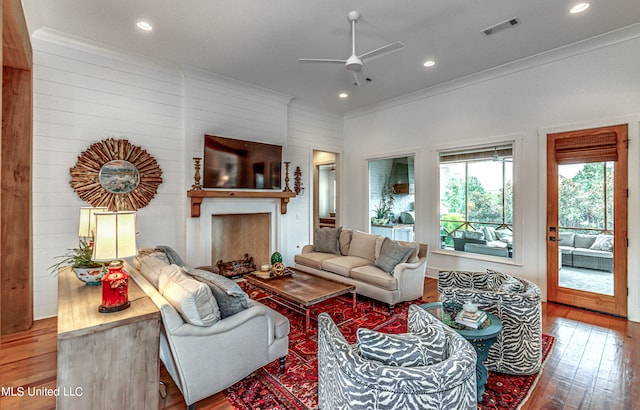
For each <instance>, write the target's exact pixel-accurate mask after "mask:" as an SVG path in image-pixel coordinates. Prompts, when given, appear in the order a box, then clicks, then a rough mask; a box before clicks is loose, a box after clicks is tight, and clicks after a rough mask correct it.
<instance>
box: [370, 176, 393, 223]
mask: <svg viewBox="0 0 640 410" xmlns="http://www.w3.org/2000/svg"><path fill="white" fill-rule="evenodd" d="M393 194H394V191H393V187H392V186H391V185H386V186H385V187H384V188H383V189H382V197H381V198H380V204H379V205H378V206H376V207H375V209H374V210H373V212H374V214H375V216H373V217H372V218H371V223H372V224H374V225H384V224H386V223H389V222H390V218H391V210H392V209H393V201H394V198H393Z"/></svg>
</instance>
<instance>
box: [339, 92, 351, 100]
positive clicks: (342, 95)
mask: <svg viewBox="0 0 640 410" xmlns="http://www.w3.org/2000/svg"><path fill="white" fill-rule="evenodd" d="M338 97H340V98H342V99H343V100H344V99H345V98H349V94H347V93H340V94H338Z"/></svg>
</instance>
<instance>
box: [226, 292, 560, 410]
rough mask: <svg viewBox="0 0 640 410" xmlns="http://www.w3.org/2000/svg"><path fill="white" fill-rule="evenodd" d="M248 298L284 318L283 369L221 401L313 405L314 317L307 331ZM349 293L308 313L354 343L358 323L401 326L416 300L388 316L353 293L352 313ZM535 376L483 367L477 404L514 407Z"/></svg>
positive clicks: (252, 409)
mask: <svg viewBox="0 0 640 410" xmlns="http://www.w3.org/2000/svg"><path fill="white" fill-rule="evenodd" d="M251 297H252V298H253V299H256V300H260V301H261V302H262V303H264V304H265V305H267V306H269V307H271V308H273V309H276V310H278V311H279V312H281V313H282V314H284V315H285V316H287V317H288V318H289V321H290V323H291V331H290V333H289V354H288V355H287V362H286V367H285V374H284V375H283V374H281V373H280V366H279V363H278V361H277V360H276V361H274V362H272V363H270V364H268V365H267V366H265V367H263V368H261V369H259V370H257V371H255V372H254V373H252V374H250V375H249V376H247V377H246V378H244V379H242V380H241V381H239V382H238V383H236V384H234V385H233V386H231V387H229V388H228V389H226V390H225V392H224V393H225V396H226V398H227V400H228V401H229V402H230V403H231V404H232V405H233V406H234V407H235V408H237V409H242V410H279V409H288V410H289V409H290V410H307V409H317V408H318V395H317V393H318V369H317V366H318V360H317V340H318V338H317V322H315V321H312V325H311V328H310V329H309V331H308V332H305V331H304V316H303V315H302V314H300V313H296V312H293V311H291V310H290V309H288V308H285V307H282V306H280V305H278V304H276V303H275V302H273V301H272V300H270V299H269V298H267V297H266V295H264V294H263V293H261V292H259V291H254V292H253V293H252V294H251ZM351 303H352V300H351V296H350V295H349V296H341V297H337V298H333V299H330V300H327V301H325V302H322V303H320V304H318V305H316V306H314V307H313V309H312V312H311V316H312V317H314V318H315V317H317V316H318V314H319V313H320V312H327V313H329V314H330V315H331V317H332V318H333V320H334V321H335V322H336V323H337V324H338V326H339V328H340V330H341V331H342V334H343V335H344V336H345V338H346V339H347V341H349V342H350V343H354V342H355V339H356V330H357V329H358V328H360V327H365V328H368V329H374V330H378V331H380V332H385V333H403V332H406V331H407V310H408V307H409V305H410V304H414V303H415V304H422V303H423V302H422V301H421V300H416V301H414V302H406V303H402V304H399V305H396V308H395V310H394V313H393V315H392V316H390V315H389V312H388V308H387V305H385V304H382V303H379V302H377V301H373V300H370V299H366V298H363V297H361V296H358V303H357V307H356V310H355V312H354V311H353V309H352V308H351ZM542 342H543V360H544V359H546V357H547V355H548V353H549V351H550V350H551V346H552V345H553V336H548V335H543V340H542ZM537 378H538V375H537V374H535V375H531V376H508V375H502V374H497V373H492V372H489V380H488V381H487V386H486V390H485V393H484V396H483V403H480V404H479V405H478V408H479V409H517V408H518V406H519V405H520V404H522V403H523V402H524V401H525V400H526V398H527V396H528V394H529V392H530V390H531V389H532V388H533V387H534V386H535V382H536V381H537Z"/></svg>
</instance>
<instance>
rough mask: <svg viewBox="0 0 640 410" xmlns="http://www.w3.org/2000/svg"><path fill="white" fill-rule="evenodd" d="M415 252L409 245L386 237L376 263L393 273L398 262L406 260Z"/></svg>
mask: <svg viewBox="0 0 640 410" xmlns="http://www.w3.org/2000/svg"><path fill="white" fill-rule="evenodd" d="M411 252H413V249H411V248H410V247H408V246H404V245H401V244H399V243H397V242H395V241H392V240H391V239H389V238H384V240H383V242H382V247H381V248H380V256H379V257H378V259H376V262H375V265H376V266H377V267H378V268H380V269H382V270H383V271H385V272H387V273H391V275H393V273H392V272H393V269H394V268H395V267H396V265H397V264H399V263H403V262H406V261H407V259H408V258H409V255H410V254H411Z"/></svg>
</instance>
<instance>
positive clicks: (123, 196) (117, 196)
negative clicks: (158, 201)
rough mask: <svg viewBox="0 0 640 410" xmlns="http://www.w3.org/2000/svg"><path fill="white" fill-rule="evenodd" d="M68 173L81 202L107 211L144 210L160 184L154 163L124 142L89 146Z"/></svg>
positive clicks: (160, 177)
mask: <svg viewBox="0 0 640 410" xmlns="http://www.w3.org/2000/svg"><path fill="white" fill-rule="evenodd" d="M70 172H71V182H70V184H71V187H72V188H73V190H74V191H76V193H77V194H78V196H79V197H80V198H81V199H83V200H85V201H87V202H88V203H90V204H91V205H92V206H94V207H100V206H102V207H108V208H109V210H110V211H135V210H137V209H140V208H144V207H145V206H147V205H148V204H149V202H150V201H151V200H152V199H153V197H155V196H156V192H157V191H158V186H159V185H160V184H161V183H162V170H161V169H160V167H159V166H158V163H157V162H156V159H155V158H154V157H153V156H152V155H150V154H149V153H148V152H147V151H145V150H144V149H142V148H140V147H137V146H135V145H132V144H130V143H129V141H127V140H125V139H120V140H116V139H113V138H109V139H106V140H103V141H100V142H96V143H95V144H92V145H91V146H90V147H89V149H87V150H86V151H84V152H82V154H80V156H79V157H78V162H76V165H75V166H74V167H73V168H71V170H70Z"/></svg>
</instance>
